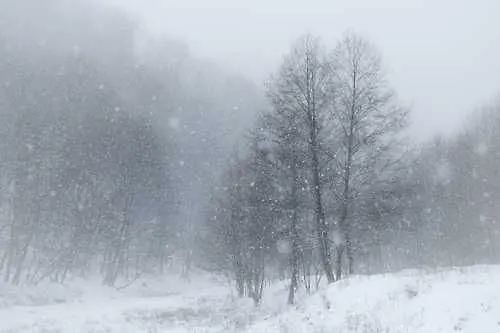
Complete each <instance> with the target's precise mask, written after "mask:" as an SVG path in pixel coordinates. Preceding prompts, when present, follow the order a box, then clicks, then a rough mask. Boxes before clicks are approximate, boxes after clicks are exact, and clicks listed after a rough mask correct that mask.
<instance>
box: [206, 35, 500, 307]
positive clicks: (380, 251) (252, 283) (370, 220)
mask: <svg viewBox="0 0 500 333" xmlns="http://www.w3.org/2000/svg"><path fill="white" fill-rule="evenodd" d="M266 88H267V96H268V100H269V102H270V103H269V104H270V109H269V110H267V111H265V112H263V113H262V114H261V115H260V117H259V119H258V121H257V123H256V126H255V128H254V130H252V131H250V133H249V135H248V140H247V142H248V144H247V145H246V146H244V147H243V148H240V149H239V150H237V152H235V154H234V157H233V159H232V160H231V163H229V166H228V167H227V174H226V176H225V177H223V178H222V179H221V181H220V186H218V187H216V188H215V190H214V191H213V195H212V210H211V211H210V212H209V216H210V218H209V219H208V222H207V230H208V231H207V235H208V236H207V238H208V239H209V240H210V241H209V242H207V243H206V245H205V247H206V248H204V251H205V252H206V253H207V254H209V258H208V259H210V262H211V263H212V264H213V266H212V267H211V268H212V269H219V270H223V271H225V272H226V273H228V274H229V276H231V277H232V279H233V280H234V281H235V282H236V286H237V289H238V291H239V294H240V296H244V295H249V296H251V297H252V298H253V299H254V301H255V303H256V304H258V303H259V301H260V298H261V296H262V289H263V286H264V285H265V280H266V278H272V276H271V273H272V272H273V271H275V270H276V267H278V270H279V271H280V277H281V278H283V276H284V275H283V271H286V273H287V274H286V275H287V276H288V277H289V278H290V293H289V299H288V301H289V302H290V303H293V302H294V294H295V291H296V289H297V287H298V286H299V283H302V284H303V285H304V286H305V288H306V289H307V290H310V289H311V286H312V285H314V283H316V286H317V285H318V283H319V280H320V279H321V277H322V276H326V279H327V281H328V282H329V283H332V282H334V281H337V280H338V279H340V278H341V277H342V276H343V275H345V274H352V273H353V272H354V271H357V272H361V273H373V272H384V271H389V270H395V269H402V268H409V267H421V266H432V267H435V266H441V265H470V264H477V263H495V262H498V253H499V250H500V249H499V248H498V245H497V244H498V243H499V241H500V235H499V233H500V232H499V229H498V227H499V226H498V221H497V218H496V217H497V216H498V212H499V211H498V205H497V204H496V202H497V201H498V197H499V196H500V185H499V184H498V179H499V177H498V167H497V166H498V163H499V162H500V151H499V149H500V145H499V142H500V141H499V140H498V138H499V137H500V107H499V106H500V103H499V102H498V101H496V102H494V103H492V104H491V105H490V106H488V107H486V108H483V109H480V110H478V111H477V112H476V113H475V114H474V115H473V116H472V117H471V118H470V120H471V121H470V122H469V123H468V124H467V125H466V126H465V128H464V129H463V130H461V131H458V132H457V133H456V134H454V135H452V136H451V137H448V138H444V137H439V136H438V137H436V138H435V139H434V140H433V141H431V142H426V143H424V144H420V145H417V144H415V143H411V142H410V141H408V138H405V128H406V126H407V124H408V112H407V110H406V109H404V108H402V107H400V106H399V104H398V101H397V99H396V96H395V93H394V91H393V90H392V89H391V87H390V85H389V84H388V82H387V81H386V78H385V76H384V72H383V69H382V67H381V61H380V56H379V54H378V53H377V51H376V49H375V48H374V47H373V45H371V44H370V43H369V42H367V41H366V40H364V39H363V38H361V37H360V36H357V35H355V34H351V33H348V34H346V35H344V37H343V39H342V40H341V41H340V42H339V43H338V44H337V45H336V47H335V48H334V49H333V50H332V51H330V52H325V50H324V49H323V47H322V46H321V44H320V43H319V42H318V40H317V39H315V38H313V37H311V36H306V37H303V38H301V39H299V40H298V42H297V43H296V44H295V45H294V46H293V47H292V50H291V51H290V53H289V54H288V55H287V56H286V57H285V59H284V61H283V64H282V65H281V68H280V69H279V70H278V72H277V73H276V74H275V75H274V76H272V77H271V79H270V80H269V82H268V85H267V87H266ZM315 277H316V279H315ZM314 279H315V281H313V280H314Z"/></svg>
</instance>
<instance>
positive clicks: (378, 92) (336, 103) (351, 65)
mask: <svg viewBox="0 0 500 333" xmlns="http://www.w3.org/2000/svg"><path fill="white" fill-rule="evenodd" d="M329 60H330V61H329V65H330V71H331V74H332V81H331V85H332V86H333V87H334V88H335V89H332V90H333V91H334V99H333V104H332V105H333V108H332V115H333V120H334V122H335V123H336V127H337V130H336V131H335V132H334V133H333V135H335V136H337V145H338V150H337V153H336V155H335V161H336V163H337V166H336V169H337V170H339V177H338V181H337V182H336V185H337V187H336V193H337V200H338V202H339V213H338V216H339V217H338V229H339V233H340V237H341V242H339V243H340V244H339V246H338V247H337V251H336V259H335V265H336V278H337V279H340V278H341V275H342V268H341V267H342V258H343V255H344V254H346V256H347V259H348V273H349V274H352V272H353V267H354V266H353V265H354V246H353V232H354V230H355V228H354V227H355V226H354V220H355V205H356V203H357V202H358V200H360V198H361V196H362V194H363V191H366V190H367V188H368V187H369V186H373V185H374V184H375V183H376V182H380V181H384V180H386V179H387V177H388V175H389V174H390V171H391V170H392V169H393V168H394V167H395V166H396V165H397V162H398V160H399V157H400V155H398V154H399V150H398V149H396V148H397V147H399V145H398V144H399V136H400V133H401V131H402V130H403V129H404V128H405V124H406V118H407V114H408V113H407V111H406V110H405V109H403V108H401V107H399V106H398V104H397V101H396V97H395V94H394V92H393V90H392V89H391V87H390V86H389V85H388V83H387V81H386V79H385V76H384V72H383V70H382V66H381V59H380V56H379V54H378V52H377V50H376V49H375V48H374V47H373V46H372V45H371V44H370V43H369V42H367V41H366V40H364V39H363V38H361V37H360V36H357V35H355V34H352V33H347V34H345V35H344V37H343V39H342V40H341V41H340V42H339V43H338V44H337V46H336V47H335V49H334V50H333V52H332V53H331V55H330V59H329ZM361 220H363V219H362V218H361Z"/></svg>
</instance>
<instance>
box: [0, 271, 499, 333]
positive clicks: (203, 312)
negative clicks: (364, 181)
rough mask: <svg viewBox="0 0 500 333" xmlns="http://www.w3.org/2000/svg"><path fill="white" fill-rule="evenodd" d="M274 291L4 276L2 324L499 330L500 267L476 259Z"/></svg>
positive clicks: (209, 282)
mask: <svg viewBox="0 0 500 333" xmlns="http://www.w3.org/2000/svg"><path fill="white" fill-rule="evenodd" d="M286 298H287V286H286V283H283V282H278V283H276V284H274V285H272V286H269V287H268V288H267V289H266V290H265V298H264V300H263V304H262V306H261V307H260V308H257V309H256V308H254V307H253V305H252V302H251V301H250V300H248V299H246V300H239V299H237V298H234V297H233V295H232V294H231V292H230V290H229V289H228V287H227V284H226V283H225V282H224V281H223V280H221V279H216V278H214V277H211V276H209V275H208V274H203V273H198V274H196V277H194V278H193V279H192V281H191V282H190V283H188V282H185V281H182V280H181V279H179V278H177V277H175V276H172V277H164V278H161V279H160V278H158V279H145V280H142V281H138V282H137V283H135V284H134V285H132V286H130V287H129V288H126V289H122V290H114V289H110V288H105V287H102V286H101V285H100V284H99V283H98V281H94V282H92V281H91V282H84V281H72V282H71V284H68V286H66V287H65V286H60V285H52V284H44V285H40V286H37V287H17V288H13V287H12V286H6V285H1V284H0V332H13V333H14V332H117V333H118V332H120V333H121V332H123V333H128V332H134V333H136V332H172V333H178V332H247V333H250V332H253V333H263V332H280V333H295V332H296V333H299V332H300V333H302V332H322V333H327V332H339V333H342V332H343V333H354V332H355V333H375V332H384V333H394V332H398V333H399V332H410V333H411V332H418V333H433V332H471V333H472V332H474V333H476V332H481V333H490V332H491V333H493V332H500V267H499V266H474V267H468V268H456V269H442V270H429V271H423V270H411V271H404V272H400V273H395V274H386V275H377V276H355V277H352V278H349V279H346V280H344V281H341V282H339V283H336V284H334V285H331V286H328V287H326V286H325V287H323V288H322V289H321V290H320V291H318V292H316V293H314V294H313V295H309V296H308V295H306V294H305V293H303V292H300V293H299V295H298V302H297V305H295V306H287V305H286Z"/></svg>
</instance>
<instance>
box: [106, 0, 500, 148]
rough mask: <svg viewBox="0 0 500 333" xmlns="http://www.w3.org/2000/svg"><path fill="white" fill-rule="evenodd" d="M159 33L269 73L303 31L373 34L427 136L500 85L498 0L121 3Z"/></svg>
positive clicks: (235, 67) (256, 76)
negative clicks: (472, 0) (350, 30)
mask: <svg viewBox="0 0 500 333" xmlns="http://www.w3.org/2000/svg"><path fill="white" fill-rule="evenodd" d="M115 3H116V4H118V3H120V5H121V6H125V7H127V8H129V9H130V10H131V12H133V13H134V14H135V15H137V16H138V17H139V18H140V20H141V25H142V26H144V27H145V28H146V29H148V30H149V31H151V32H152V33H155V34H163V33H165V34H167V35H169V36H174V37H178V38H181V39H183V40H185V41H186V42H188V44H189V46H190V48H191V49H192V50H193V52H194V53H195V54H197V55H198V56H200V57H201V56H203V57H207V58H210V59H212V60H214V61H216V62H217V63H219V64H222V65H223V66H224V67H225V68H228V69H230V70H232V71H234V72H238V73H243V74H244V75H245V76H246V77H248V78H251V79H252V80H253V81H254V82H255V83H257V84H260V83H261V82H262V81H263V80H264V79H267V77H268V75H269V73H271V72H272V71H273V70H274V69H275V68H276V67H277V66H278V65H279V63H280V61H281V59H282V56H283V54H284V53H286V52H287V51H288V49H289V45H290V43H291V42H292V41H293V40H295V38H297V36H298V35H300V34H303V33H305V32H309V33H312V34H314V35H317V36H319V37H321V38H322V39H323V40H324V41H325V43H328V44H334V43H335V41H336V40H337V39H338V38H339V36H340V35H341V34H342V33H343V32H344V31H345V30H347V29H353V30H355V31H356V32H358V33H360V34H362V35H363V36H365V37H367V38H369V39H370V40H372V41H373V42H374V43H375V44H376V45H377V47H378V48H379V49H380V51H381V52H382V54H383V55H384V62H385V63H386V64H387V70H388V72H389V74H390V81H391V83H392V84H393V85H394V86H395V87H396V89H397V91H398V94H399V95H400V96H401V99H402V100H403V101H404V102H405V103H406V104H407V105H410V106H411V107H412V110H413V113H412V118H413V128H412V130H413V134H414V135H415V136H416V137H417V138H419V139H421V138H425V139H428V138H429V137H431V136H432V135H434V134H436V133H446V134H449V133H450V132H453V130H455V129H457V128H458V127H460V126H461V125H462V123H463V121H464V118H465V116H466V114H467V113H469V112H470V111H471V110H473V109H474V108H477V107H479V106H480V104H481V103H482V102H483V101H484V100H486V99H488V98H490V97H491V96H492V95H493V94H495V93H496V92H497V87H498V85H499V78H498V77H497V76H495V75H491V73H494V72H500V67H499V66H500V65H499V62H498V59H499V58H500V47H499V46H498V42H497V41H498V40H499V39H500V23H499V22H498V20H497V19H496V14H497V13H498V12H499V11H500V3H499V2H498V1H496V0H480V1H476V2H470V1H453V0H441V1H430V0H409V1H398V0H382V1H377V2H376V3H374V2H373V1H370V0H356V1H348V0H335V1H327V0H314V1H302V0H293V1H284V0H283V1H281V0H276V1H263V0H257V1H252V2H235V1H230V0H216V1H211V2H210V3H207V2H206V1H203V0H187V1H154V0H149V1H139V0H136V1H134V0H128V1H115Z"/></svg>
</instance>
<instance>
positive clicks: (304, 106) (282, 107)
mask: <svg viewBox="0 0 500 333" xmlns="http://www.w3.org/2000/svg"><path fill="white" fill-rule="evenodd" d="M322 53H323V51H322V48H321V47H320V44H319V41H318V40H317V39H315V38H313V37H311V36H305V37H303V38H300V39H299V40H298V41H297V42H296V44H295V45H294V46H293V47H292V50H291V52H290V53H289V54H288V55H287V56H286V57H285V60H284V62H283V64H282V66H281V68H280V70H279V71H278V73H277V75H276V76H275V77H273V78H272V80H271V82H270V86H269V92H270V93H269V94H270V96H271V100H272V103H273V105H274V107H275V109H279V112H287V113H288V114H289V115H288V116H289V117H293V118H294V119H295V123H296V125H294V126H295V128H296V130H297V131H300V132H301V139H302V140H304V141H303V142H305V143H306V146H307V154H306V159H307V162H308V163H307V164H308V169H309V174H310V178H311V186H310V192H311V197H312V198H313V206H314V208H313V211H314V221H315V227H316V233H317V237H318V242H319V248H320V252H321V260H322V265H323V270H324V271H325V274H326V276H327V279H328V281H329V282H333V281H334V280H335V279H334V275H333V270H332V265H331V252H330V243H329V236H328V234H329V226H328V224H327V222H326V219H325V209H324V203H323V185H324V184H323V179H322V171H321V156H320V155H321V154H320V152H321V148H322V142H321V131H322V129H323V119H324V118H323V117H324V114H325V111H326V109H327V107H328V104H329V86H328V79H329V71H328V67H327V66H326V61H325V59H324V57H323V54H322Z"/></svg>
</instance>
